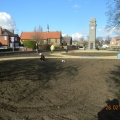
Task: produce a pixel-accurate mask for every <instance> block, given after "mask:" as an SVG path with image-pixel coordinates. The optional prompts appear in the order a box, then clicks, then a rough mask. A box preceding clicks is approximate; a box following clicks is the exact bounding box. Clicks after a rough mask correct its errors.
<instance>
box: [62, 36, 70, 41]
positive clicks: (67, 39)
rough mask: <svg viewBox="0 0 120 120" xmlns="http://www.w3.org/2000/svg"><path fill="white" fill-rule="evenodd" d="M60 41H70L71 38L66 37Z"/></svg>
mask: <svg viewBox="0 0 120 120" xmlns="http://www.w3.org/2000/svg"><path fill="white" fill-rule="evenodd" d="M62 40H63V41H66V42H67V41H70V40H72V37H69V36H68V37H67V36H66V37H62Z"/></svg>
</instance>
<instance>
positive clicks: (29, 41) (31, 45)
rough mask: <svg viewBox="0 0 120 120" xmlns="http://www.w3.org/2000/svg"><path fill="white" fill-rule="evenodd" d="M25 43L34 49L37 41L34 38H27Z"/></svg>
mask: <svg viewBox="0 0 120 120" xmlns="http://www.w3.org/2000/svg"><path fill="white" fill-rule="evenodd" d="M23 45H24V47H26V48H32V49H35V48H36V42H35V41H34V40H25V41H23Z"/></svg>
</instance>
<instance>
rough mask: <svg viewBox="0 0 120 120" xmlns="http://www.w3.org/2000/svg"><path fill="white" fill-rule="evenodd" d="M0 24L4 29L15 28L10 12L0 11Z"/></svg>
mask: <svg viewBox="0 0 120 120" xmlns="http://www.w3.org/2000/svg"><path fill="white" fill-rule="evenodd" d="M0 26H1V27H2V28H4V29H8V30H12V29H15V28H16V24H15V21H14V20H13V18H12V17H11V15H10V14H8V13H6V12H0Z"/></svg>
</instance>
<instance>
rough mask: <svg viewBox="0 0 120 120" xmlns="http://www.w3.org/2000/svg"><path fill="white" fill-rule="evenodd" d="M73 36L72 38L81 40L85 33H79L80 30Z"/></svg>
mask: <svg viewBox="0 0 120 120" xmlns="http://www.w3.org/2000/svg"><path fill="white" fill-rule="evenodd" d="M71 36H72V39H73V40H80V38H82V37H83V35H82V34H81V33H78V32H77V33H74V34H72V35H71Z"/></svg>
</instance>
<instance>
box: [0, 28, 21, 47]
mask: <svg viewBox="0 0 120 120" xmlns="http://www.w3.org/2000/svg"><path fill="white" fill-rule="evenodd" d="M12 40H14V43H12ZM13 44H14V47H18V46H19V44H20V37H19V36H18V34H14V30H12V31H9V30H7V29H2V27H0V46H7V47H12V46H13Z"/></svg>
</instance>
